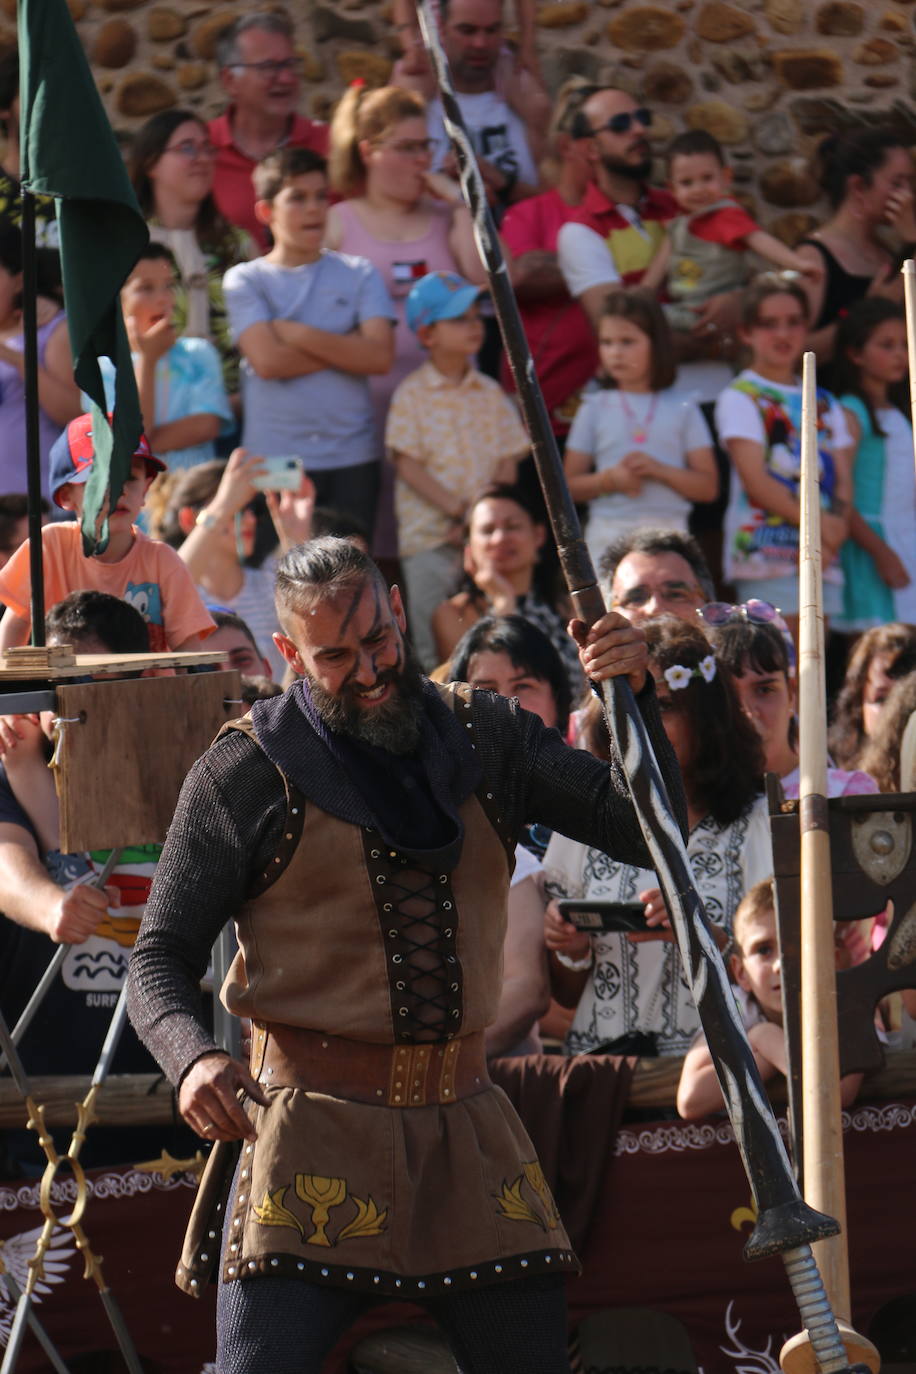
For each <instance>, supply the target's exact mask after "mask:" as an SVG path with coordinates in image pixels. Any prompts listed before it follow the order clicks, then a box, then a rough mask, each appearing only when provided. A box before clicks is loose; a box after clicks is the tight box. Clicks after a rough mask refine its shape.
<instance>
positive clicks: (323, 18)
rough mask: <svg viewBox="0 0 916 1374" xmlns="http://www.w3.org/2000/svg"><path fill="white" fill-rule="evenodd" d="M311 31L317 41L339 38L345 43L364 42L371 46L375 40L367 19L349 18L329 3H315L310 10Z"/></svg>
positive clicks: (322, 41) (373, 30)
mask: <svg viewBox="0 0 916 1374" xmlns="http://www.w3.org/2000/svg"><path fill="white" fill-rule="evenodd" d="M312 32H313V33H314V35H315V40H316V42H318V43H326V42H327V41H328V39H329V38H340V39H342V40H343V41H344V42H345V43H365V44H366V46H367V47H370V48H371V47H372V46H373V45H374V44H375V40H376V34H375V29H374V28H373V27H372V25H371V24H370V23H369V20H368V19H350V18H349V17H348V16H347V15H345V14H340V13H339V12H338V11H337V10H334V9H332V8H331V6H330V5H316V6H315V8H314V9H313V10H312Z"/></svg>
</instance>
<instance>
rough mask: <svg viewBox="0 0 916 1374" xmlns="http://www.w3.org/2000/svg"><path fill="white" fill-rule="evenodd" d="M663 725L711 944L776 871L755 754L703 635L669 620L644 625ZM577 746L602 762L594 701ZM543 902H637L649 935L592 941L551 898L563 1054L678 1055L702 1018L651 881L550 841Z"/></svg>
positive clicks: (752, 734) (590, 852)
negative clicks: (566, 1016) (683, 800)
mask: <svg viewBox="0 0 916 1374" xmlns="http://www.w3.org/2000/svg"><path fill="white" fill-rule="evenodd" d="M644 628H645V632H646V638H647V641H648V646H649V668H650V671H651V672H652V676H653V677H654V679H655V687H656V692H657V693H658V703H659V708H660V710H661V714H662V721H663V723H664V727H665V733H666V734H667V736H668V738H669V740H670V741H671V745H672V747H673V749H674V752H675V754H676V755H677V759H678V763H679V764H680V766H681V773H682V775H683V779H684V788H685V791H686V793H687V808H688V821H689V825H690V838H689V840H688V844H687V853H688V856H689V859H690V866H691V869H692V870H693V878H694V882H695V883H696V887H697V891H698V892H699V894H700V896H701V897H702V899H703V903H704V906H705V908H706V914H707V916H708V917H709V920H710V921H711V922H712V924H713V933H714V934H715V936H716V939H717V942H718V943H719V944H720V946H724V944H725V942H726V940H727V939H728V938H729V936H730V934H731V921H732V916H733V914H734V911H735V908H736V907H737V905H738V903H739V902H740V900H741V898H742V897H743V896H744V894H745V892H747V891H748V889H749V888H751V887H753V886H754V884H755V883H757V882H759V881H761V879H763V878H766V877H768V876H769V875H770V874H771V873H772V871H773V857H772V851H771V847H770V830H769V820H768V816H767V807H766V801H765V798H764V797H763V795H762V779H763V770H764V759H763V750H762V747H761V743H760V739H759V736H758V734H757V732H756V730H755V729H754V727H753V725H752V724H751V722H750V720H749V719H748V718H747V716H746V715H745V714H744V713H743V711H742V709H741V705H740V702H739V700H738V696H737V693H736V690H735V686H734V683H733V681H732V679H731V676H730V674H729V673H728V671H727V669H724V668H722V667H721V666H720V665H719V664H718V663H717V662H716V659H715V657H714V656H713V654H712V653H711V651H710V646H709V642H708V641H707V639H706V637H705V636H704V635H703V633H702V632H701V631H700V630H699V629H697V628H694V626H692V625H689V624H687V623H686V622H685V621H682V620H676V619H675V618H674V617H673V616H663V617H661V618H660V619H658V620H650V621H648V622H647V623H646V625H645V626H644ZM584 716H585V718H584V722H583V732H582V738H583V742H584V743H585V744H586V745H587V747H588V748H589V750H590V751H591V752H592V753H593V754H595V755H596V756H598V757H599V758H608V756H609V753H608V738H607V733H606V729H605V725H604V716H603V713H602V710H601V707H600V704H599V702H598V701H597V699H596V700H595V701H593V702H592V703H591V704H590V705H589V706H588V707H587V708H586V712H585V713H584ZM544 869H545V873H546V878H547V891H548V893H549V895H550V896H551V898H554V899H556V898H558V897H573V898H577V899H579V898H595V899H598V900H601V901H611V902H628V903H639V904H640V905H641V906H642V908H643V911H644V914H645V917H646V920H647V923H648V925H649V926H650V927H651V930H650V931H649V932H648V933H647V934H644V935H635V936H626V935H622V934H616V933H613V932H604V933H600V934H597V935H589V934H586V933H584V932H582V931H578V930H576V928H575V927H574V926H572V925H570V924H568V923H567V922H566V921H564V920H563V918H562V917H561V916H560V913H559V911H558V909H557V906H556V901H555V900H554V901H551V903H550V905H549V907H548V910H547V916H546V918H545V920H546V925H545V939H546V943H547V947H548V949H549V950H550V951H551V957H550V965H551V982H552V986H553V992H554V996H555V997H556V999H557V1000H558V1001H559V1002H560V1003H561V1005H563V1006H567V1007H575V1008H576V1014H575V1018H574V1020H573V1023H572V1027H571V1029H570V1031H569V1033H568V1035H567V1037H566V1045H565V1050H566V1053H567V1054H588V1053H592V1052H595V1051H599V1050H600V1051H602V1052H606V1053H610V1054H639V1055H642V1056H647V1055H653V1054H659V1055H661V1054H685V1053H686V1052H687V1049H688V1048H689V1046H690V1044H691V1041H692V1039H693V1037H694V1036H695V1035H696V1033H697V1031H698V1029H699V1026H700V1020H699V1016H698V1014H697V1011H696V1008H695V1006H694V1004H693V1001H692V999H691V996H690V992H689V989H688V987H687V980H686V978H685V976H684V972H683V969H682V967H681V961H680V956H679V954H678V951H677V947H676V945H675V944H674V943H673V935H672V931H671V928H670V923H669V920H668V913H667V911H666V909H665V905H664V902H663V900H662V896H661V893H660V892H659V890H658V880H657V878H656V876H655V874H654V873H651V872H649V871H648V870H646V869H641V868H634V867H633V866H632V865H629V864H624V863H619V862H617V861H616V860H614V859H610V858H608V856H607V855H606V854H603V853H601V851H600V850H597V849H590V848H588V847H587V846H585V845H582V844H578V843H576V842H575V841H573V840H569V839H566V837H565V836H562V835H557V834H554V836H553V838H552V839H551V841H550V844H549V845H548V846H547V852H546V854H545V855H544Z"/></svg>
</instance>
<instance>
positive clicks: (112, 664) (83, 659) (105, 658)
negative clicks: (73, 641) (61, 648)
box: [0, 649, 226, 690]
mask: <svg viewBox="0 0 916 1374" xmlns="http://www.w3.org/2000/svg"><path fill="white" fill-rule="evenodd" d="M49 652H51V653H52V654H53V653H54V652H55V651H54V649H51V650H50V651H49ZM44 653H45V650H44V649H38V650H31V649H24V650H19V649H14V650H10V653H9V654H8V655H7V656H6V657H2V658H0V690H2V688H3V683H4V682H21V681H23V680H24V679H28V680H29V681H31V680H32V679H34V678H46V679H47V680H48V681H50V682H54V681H56V680H57V679H58V678H71V677H89V676H91V675H92V674H94V673H135V672H138V671H140V670H141V669H145V668H191V667H196V666H197V665H198V664H202V663H222V662H223V660H224V659H225V657H226V655H225V653H224V651H223V650H222V649H195V650H193V651H192V650H188V652H187V653H185V652H184V651H179V650H177V649H175V650H167V651H165V652H163V653H152V652H150V653H148V654H75V655H74V656H73V657H72V658H71V659H70V660H69V661H68V662H58V663H53V662H52V663H51V664H49V665H48V666H46V667H40V666H36V665H37V664H40V663H41V662H43V660H41V659H38V658H35V657H33V655H34V654H44ZM10 655H11V656H10Z"/></svg>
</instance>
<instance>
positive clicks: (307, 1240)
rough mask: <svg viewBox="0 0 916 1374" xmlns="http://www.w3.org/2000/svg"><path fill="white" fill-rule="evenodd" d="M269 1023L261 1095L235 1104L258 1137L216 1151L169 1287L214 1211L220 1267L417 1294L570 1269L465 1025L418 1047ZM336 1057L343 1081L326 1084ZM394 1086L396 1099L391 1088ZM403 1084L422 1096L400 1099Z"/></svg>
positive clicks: (207, 1254) (210, 1252)
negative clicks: (261, 1100)
mask: <svg viewBox="0 0 916 1374" xmlns="http://www.w3.org/2000/svg"><path fill="white" fill-rule="evenodd" d="M257 1029H258V1028H256V1032H257ZM265 1029H266V1028H265ZM277 1030H278V1034H277V1035H275V1036H273V1037H271V1036H270V1035H269V1034H267V1035H266V1043H264V1044H263V1045H261V1046H260V1047H259V1045H258V1041H257V1034H256V1037H255V1045H254V1064H255V1065H256V1066H257V1067H258V1068H259V1070H260V1072H259V1074H258V1076H259V1078H260V1080H261V1083H262V1085H263V1086H264V1089H265V1091H266V1093H267V1095H268V1097H269V1099H270V1105H269V1106H268V1107H261V1106H257V1105H255V1104H254V1103H248V1104H247V1110H248V1112H249V1115H250V1116H251V1118H252V1120H253V1122H254V1124H255V1126H256V1128H257V1131H258V1139H257V1141H256V1142H255V1143H254V1144H253V1145H252V1144H249V1143H247V1142H246V1143H244V1144H243V1145H242V1146H241V1152H240V1150H239V1146H237V1145H236V1146H232V1145H227V1146H224V1145H222V1144H219V1145H217V1146H216V1147H215V1149H214V1150H213V1153H212V1155H211V1157H210V1161H209V1162H208V1165H207V1169H206V1170H205V1172H204V1177H203V1179H202V1181H201V1188H200V1192H199V1194H198V1200H197V1203H196V1204H195V1208H194V1212H193V1214H192V1217H191V1224H190V1227H189V1230H188V1235H187V1237H186V1240H185V1246H184V1250H183V1253H182V1259H181V1263H180V1265H179V1268H178V1274H177V1282H178V1284H179V1287H181V1288H183V1289H184V1290H185V1291H186V1292H189V1293H198V1292H199V1291H200V1288H201V1286H202V1284H203V1283H205V1282H206V1281H207V1279H208V1277H209V1276H210V1275H211V1274H212V1272H213V1270H214V1267H215V1265H216V1263H217V1262H218V1259H219V1251H218V1249H217V1248H216V1247H217V1246H218V1244H219V1237H220V1234H221V1232H222V1229H223V1225H224V1224H225V1226H226V1227H228V1237H227V1240H226V1245H225V1253H224V1256H223V1264H222V1270H221V1278H222V1279H223V1281H229V1282H231V1281H233V1280H235V1279H243V1278H254V1277H257V1276H258V1275H263V1274H278V1275H283V1276H286V1277H289V1276H293V1277H296V1276H298V1277H301V1278H304V1279H308V1280H310V1281H312V1282H319V1283H328V1284H332V1285H334V1286H336V1287H353V1288H357V1289H360V1290H363V1291H366V1290H368V1291H371V1292H375V1293H378V1294H380V1295H388V1296H397V1297H403V1298H408V1297H410V1298H414V1299H422V1298H423V1297H429V1296H433V1295H434V1294H437V1293H443V1292H447V1291H448V1290H449V1289H450V1288H452V1287H456V1288H457V1287H475V1286H479V1285H482V1284H492V1283H499V1282H504V1281H507V1280H509V1279H518V1278H521V1277H524V1276H525V1275H526V1274H536V1273H556V1272H558V1271H559V1272H562V1271H564V1270H566V1271H573V1272H576V1271H577V1270H578V1262H577V1260H576V1257H575V1255H574V1254H573V1252H572V1250H571V1249H570V1246H569V1240H568V1238H567V1236H566V1232H565V1230H564V1229H563V1226H562V1224H561V1222H560V1219H559V1216H558V1214H557V1210H556V1207H555V1205H554V1201H553V1198H552V1196H551V1194H550V1191H549V1189H548V1187H547V1185H546V1183H545V1181H544V1176H543V1174H542V1172H541V1168H540V1165H539V1164H538V1162H537V1159H536V1156H535V1153H534V1149H533V1147H532V1145H531V1142H530V1140H529V1139H528V1136H527V1134H526V1133H525V1130H524V1128H523V1126H522V1124H521V1122H520V1121H519V1119H518V1117H517V1115H516V1114H515V1111H514V1110H513V1108H512V1106H511V1105H510V1103H509V1101H508V1099H507V1098H506V1096H505V1094H504V1093H503V1092H502V1090H501V1089H499V1088H496V1087H494V1086H493V1085H492V1084H491V1083H490V1081H489V1076H488V1075H487V1073H486V1068H485V1065H484V1063H483V1059H482V1044H481V1045H478V1044H476V1043H472V1042H474V1041H476V1040H477V1037H467V1040H466V1041H462V1040H460V1039H459V1040H455V1041H451V1042H449V1043H448V1045H431V1046H425V1047H422V1049H423V1053H422V1054H420V1055H419V1057H418V1055H417V1049H418V1048H419V1047H408V1048H407V1049H406V1051H405V1049H404V1047H400V1046H391V1047H388V1046H369V1047H366V1046H363V1045H358V1046H356V1042H339V1041H337V1042H335V1041H334V1040H333V1038H332V1037H321V1036H318V1037H317V1044H316V1041H315V1033H314V1032H296V1033H295V1035H293V1036H292V1037H285V1038H284V1036H283V1034H282V1030H283V1028H277ZM300 1036H305V1037H308V1039H307V1041H305V1042H303V1041H302V1040H300V1039H299V1038H298V1037H300ZM271 1039H273V1041H274V1047H273V1049H271V1045H270V1041H271ZM322 1043H323V1044H324V1049H322V1048H321V1045H322ZM345 1046H346V1048H345ZM452 1046H454V1047H455V1048H454V1049H453V1048H451V1047H452ZM367 1048H368V1050H369V1051H370V1058H371V1060H372V1062H371V1063H370V1062H368V1061H367V1060H366V1059H365V1055H364V1054H363V1051H364V1050H366V1049H367ZM335 1050H336V1053H335ZM427 1051H428V1052H427ZM319 1052H320V1058H319V1059H318V1063H319V1065H320V1069H318V1068H315V1069H314V1070H313V1071H312V1072H311V1073H310V1070H309V1067H308V1061H309V1058H310V1057H311V1058H314V1056H315V1054H317V1053H319ZM405 1055H406V1058H405ZM334 1059H337V1067H338V1070H339V1072H338V1074H337V1079H336V1081H337V1082H338V1083H344V1084H346V1085H347V1089H348V1094H349V1095H348V1096H342V1095H339V1094H332V1093H330V1092H328V1091H327V1082H328V1081H329V1080H328V1078H326V1077H325V1075H329V1076H330V1075H333V1074H334V1072H335V1070H334V1067H333V1060H334ZM408 1060H409V1063H408V1062H407V1061H408ZM271 1068H272V1069H273V1073H269V1072H268V1070H269V1069H271ZM408 1070H409V1072H408ZM310 1078H311V1080H312V1081H314V1080H315V1079H318V1078H321V1080H322V1082H321V1088H320V1090H319V1091H314V1090H313V1089H311V1088H310V1087H307V1086H305V1084H306V1083H308V1082H309V1081H310ZM283 1079H292V1080H294V1081H293V1082H292V1083H288V1082H284V1081H282V1080H283ZM398 1084H400V1085H402V1086H401V1087H400V1088H399V1087H398V1086H397V1085H398ZM402 1092H406V1094H407V1096H408V1101H407V1102H395V1101H394V1099H395V1098H397V1097H400V1096H401V1093H402ZM416 1096H419V1097H422V1099H423V1100H422V1104H421V1105H414V1104H413V1102H411V1101H410V1100H409V1099H410V1098H411V1097H416ZM236 1160H238V1165H237V1167H236V1164H235V1162H236ZM234 1168H235V1169H236V1181H235V1186H234V1188H232V1173H233V1169H234Z"/></svg>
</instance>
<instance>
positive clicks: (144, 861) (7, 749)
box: [0, 591, 174, 1169]
mask: <svg viewBox="0 0 916 1374" xmlns="http://www.w3.org/2000/svg"><path fill="white" fill-rule="evenodd" d="M46 629H47V640H48V643H49V644H71V645H73V647H74V648H75V649H76V650H77V652H79V653H143V652H145V651H146V650H147V649H148V644H149V633H148V629H147V626H146V623H145V622H144V620H143V617H142V616H141V615H140V613H139V612H138V611H137V610H135V609H134V607H133V606H130V605H128V604H127V603H126V602H124V601H119V600H118V599H117V598H116V597H113V596H108V595H106V594H105V593H104V592H96V591H91V592H75V593H72V594H71V595H70V596H68V597H66V598H65V599H64V601H62V602H60V603H59V604H58V605H57V606H55V607H54V608H53V609H52V610H51V611H50V612H49V614H48V617H47V622H46ZM3 724H4V742H3V743H4V749H3V761H2V763H0V911H2V913H3V914H2V915H0V1009H2V1011H3V1014H4V1016H5V1017H6V1019H7V1021H8V1023H9V1024H10V1025H12V1024H13V1023H14V1022H15V1021H16V1019H17V1018H18V1016H19V1015H20V1013H21V1012H22V1010H23V1008H24V1006H25V1003H26V1002H27V1000H28V998H29V996H30V995H31V993H32V990H33V989H34V987H35V984H36V983H37V981H38V979H39V977H40V976H41V974H42V973H43V972H44V970H45V968H46V967H47V965H48V961H49V959H50V957H51V953H52V949H51V944H50V943H49V940H50V941H53V942H54V943H55V944H62V945H67V946H68V950H67V954H66V957H65V959H64V961H63V964H62V965H61V968H60V970H59V972H58V975H57V978H56V979H55V980H54V982H53V983H52V985H51V987H50V989H49V991H48V993H47V995H46V997H45V999H44V1001H43V1002H42V1005H41V1010H40V1012H39V1013H38V1015H37V1016H36V1017H35V1018H34V1020H33V1021H32V1023H31V1025H30V1027H29V1029H28V1030H27V1031H26V1033H25V1035H24V1037H23V1039H22V1040H21V1041H20V1044H19V1050H20V1053H21V1055H22V1058H23V1062H24V1064H25V1067H26V1071H27V1072H28V1073H29V1074H42V1073H78V1074H85V1073H89V1072H91V1071H92V1069H93V1068H94V1067H95V1064H96V1060H97V1059H98V1055H99V1051H100V1050H101V1047H102V1043H103V1040H104V1037H105V1033H106V1031H107V1029H108V1024H109V1022H110V1020H111V1014H112V1011H113V1009H114V1006H115V1004H116V1002H117V999H118V994H119V993H120V990H121V986H122V984H123V982H124V978H125V976H126V973H127V963H128V960H129V957H130V951H131V947H132V946H133V943H134V940H135V938H136V934H137V930H138V928H139V925H140V919H141V917H142V915H143V912H144V909H145V903H146V899H147V896H148V894H149V888H150V883H151V881H152V876H153V873H154V872H155V866H156V863H157V861H158V858H159V854H160V852H161V849H162V846H161V845H159V844H145V845H136V846H131V847H129V848H126V849H123V850H122V852H121V856H120V860H119V862H118V865H117V867H116V868H115V870H114V872H113V873H112V875H111V878H110V879H109V882H108V885H107V887H106V888H105V890H104V891H102V890H100V889H99V888H97V887H94V886H92V885H91V880H92V878H93V877H94V876H95V875H96V874H97V873H98V872H99V871H100V870H101V869H102V867H103V866H104V864H105V861H106V860H107V858H108V856H109V853H110V851H109V850H98V851H93V852H92V853H83V854H61V853H60V852H59V848H58V844H59V841H58V814H59V813H58V806H57V796H56V792H55V787H54V780H53V776H52V773H51V770H50V769H49V767H48V760H49V758H50V755H51V748H52V745H51V737H52V734H53V713H52V712H45V713H43V714H42V716H41V718H40V719H39V717H37V716H15V717H6V718H5V719H4V722H3ZM154 1069H155V1066H154V1064H153V1061H152V1060H151V1059H150V1057H149V1055H148V1054H147V1052H146V1051H145V1050H144V1049H143V1047H142V1046H141V1045H140V1043H139V1042H138V1040H137V1038H136V1036H135V1034H134V1032H133V1030H132V1029H131V1028H130V1027H129V1026H128V1027H125V1029H124V1032H123V1035H122V1038H121V1042H120V1045H119V1048H118V1051H117V1054H116V1057H115V1061H114V1068H113V1071H114V1072H115V1073H152V1072H153V1071H154ZM68 1139H69V1132H65V1133H63V1134H62V1136H61V1139H60V1144H61V1145H62V1146H63V1148H66V1142H67V1140H68ZM163 1144H168V1146H169V1148H172V1149H173V1148H174V1142H172V1140H171V1136H170V1134H166V1133H165V1132H163V1131H161V1130H157V1131H151V1130H150V1129H149V1128H146V1127H142V1128H131V1129H130V1130H129V1131H124V1132H122V1131H109V1130H107V1129H106V1130H103V1131H102V1132H101V1133H99V1131H98V1130H96V1129H95V1128H93V1129H92V1130H90V1132H89V1135H88V1137H87V1146H86V1149H85V1150H84V1152H83V1154H82V1155H81V1158H82V1159H83V1162H84V1163H95V1164H102V1163H108V1162H111V1161H113V1160H125V1159H129V1158H132V1159H139V1158H147V1157H150V1156H151V1155H152V1156H155V1155H158V1154H159V1151H160V1148H161V1146H162V1145H163ZM6 1145H7V1150H8V1153H9V1155H10V1156H11V1159H12V1163H13V1165H14V1167H15V1166H19V1165H21V1166H22V1167H23V1168H25V1169H29V1168H31V1167H33V1166H34V1165H35V1163H36V1162H37V1161H40V1158H41V1156H40V1152H39V1151H38V1149H37V1146H36V1143H35V1138H34V1135H31V1134H30V1133H26V1132H11V1133H9V1134H8V1135H7V1137H6Z"/></svg>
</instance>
